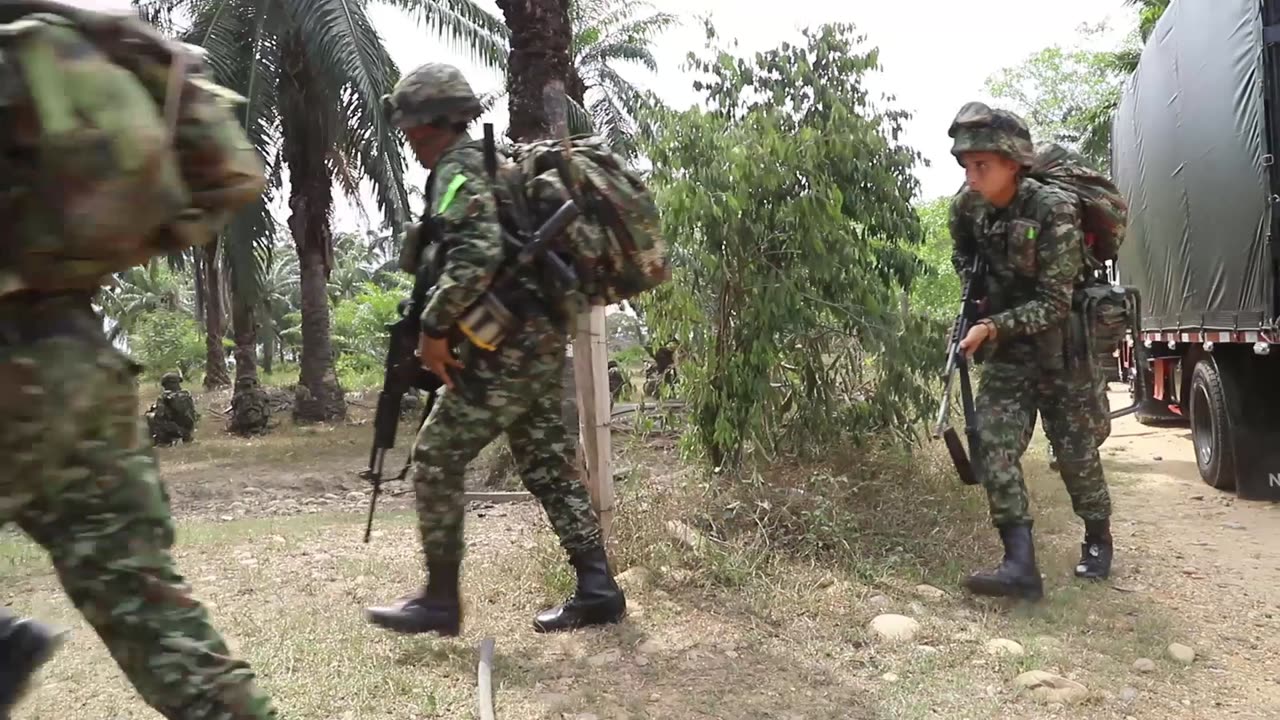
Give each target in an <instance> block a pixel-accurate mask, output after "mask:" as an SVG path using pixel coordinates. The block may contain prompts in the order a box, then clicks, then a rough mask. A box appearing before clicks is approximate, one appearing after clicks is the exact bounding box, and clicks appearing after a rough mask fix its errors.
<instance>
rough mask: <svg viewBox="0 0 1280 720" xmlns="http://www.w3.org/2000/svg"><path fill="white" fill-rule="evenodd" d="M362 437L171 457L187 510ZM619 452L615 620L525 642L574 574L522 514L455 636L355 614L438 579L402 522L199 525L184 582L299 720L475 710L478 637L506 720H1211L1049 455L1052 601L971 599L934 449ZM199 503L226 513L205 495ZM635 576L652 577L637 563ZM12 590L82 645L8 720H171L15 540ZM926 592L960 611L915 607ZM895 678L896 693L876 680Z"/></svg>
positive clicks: (319, 465)
mask: <svg viewBox="0 0 1280 720" xmlns="http://www.w3.org/2000/svg"><path fill="white" fill-rule="evenodd" d="M369 430H370V429H369V428H368V427H367V426H360V425H353V426H340V427H337V428H334V429H332V430H320V429H310V430H306V429H290V430H289V431H287V432H278V433H276V434H273V435H271V436H268V437H266V438H263V439H260V440H253V441H245V440H240V439H235V438H229V437H214V436H205V437H204V438H203V439H202V440H201V441H200V442H198V443H197V444H196V445H193V446H191V447H188V448H181V449H177V450H175V451H171V452H168V453H167V454H166V455H164V456H163V460H162V462H163V463H164V467H165V470H166V477H167V478H168V477H177V478H178V481H177V484H178V486H179V487H181V488H185V492H187V493H188V497H189V496H190V493H191V492H192V490H191V488H192V487H193V486H196V485H199V484H201V483H203V484H206V485H211V486H217V485H224V484H230V485H231V486H233V487H242V486H243V485H245V484H246V483H249V482H255V483H260V484H261V486H262V487H263V488H265V489H268V490H274V489H278V488H279V487H281V483H284V484H285V485H284V487H285V488H286V489H289V490H290V491H291V492H297V493H307V492H316V491H317V488H315V487H311V486H304V487H297V488H293V487H292V486H290V485H288V483H290V482H293V480H290V478H294V479H296V478H297V477H299V476H300V475H306V474H307V473H312V474H314V476H315V477H317V478H321V479H323V478H333V477H336V476H337V475H338V469H337V468H334V467H327V469H326V466H331V465H335V464H340V463H348V464H350V463H351V461H352V460H353V459H356V462H355V464H356V465H357V466H358V465H359V464H362V460H363V458H362V457H361V456H362V453H364V452H367V450H365V449H364V442H367V438H368V435H369ZM403 432H404V431H403V430H402V437H403V436H404V435H403ZM615 437H616V438H617V440H616V446H617V449H618V455H619V459H618V461H617V465H618V466H619V468H620V469H621V470H622V471H623V472H622V473H621V478H620V480H619V485H618V493H619V503H618V512H617V537H616V541H617V542H616V547H615V552H614V558H615V563H616V565H617V569H618V570H619V571H620V572H621V573H623V575H622V576H623V577H624V579H625V582H626V584H627V587H628V599H629V603H630V607H631V615H630V617H629V619H628V620H627V621H626V622H624V623H623V624H621V625H619V626H616V627H612V628H608V629H598V630H591V631H587V632H582V633H576V634H572V635H566V636H557V637H545V636H540V635H537V634H535V633H533V632H532V630H531V629H530V627H529V623H530V619H531V616H532V614H533V613H535V612H536V611H537V610H539V609H540V608H542V607H545V606H546V605H548V604H551V603H553V602H557V601H559V600H560V599H561V598H562V597H563V596H564V595H565V594H567V593H568V592H569V590H570V589H571V584H572V583H571V576H570V574H569V572H568V569H567V567H566V566H565V563H564V561H563V556H562V553H561V552H560V551H559V549H558V548H557V547H556V544H555V542H554V538H553V537H552V536H551V534H550V532H549V531H548V530H547V528H546V523H545V520H544V519H543V518H542V516H541V512H540V510H539V509H538V508H537V507H536V506H535V505H533V504H529V503H522V504H515V505H507V506H501V507H498V508H489V509H485V510H478V511H473V512H472V513H471V514H469V516H468V525H467V532H468V543H469V544H468V553H469V554H468V558H467V563H466V566H465V573H464V575H465V578H464V583H465V592H466V601H467V613H468V614H467V622H466V628H465V636H464V637H463V638H460V639H457V640H441V639H436V638H406V637H400V636H394V635H389V634H387V633H384V632H381V631H378V630H377V629H375V628H372V627H370V626H368V625H366V624H365V623H364V621H363V618H362V617H361V608H362V607H364V606H366V605H369V604H373V603H377V602H382V601H386V600H390V599H392V598H395V597H397V596H399V595H401V594H403V593H405V592H407V591H410V590H412V589H413V588H414V587H415V586H417V585H418V584H419V583H420V582H421V581H422V569H421V561H420V558H419V550H418V542H417V536H416V531H415V529H414V527H413V521H412V518H411V516H410V515H409V514H408V513H406V512H403V511H400V512H391V511H388V512H385V513H383V514H381V515H380V516H379V518H378V525H377V528H378V534H377V536H376V537H375V539H374V542H373V544H371V545H369V546H365V545H362V544H361V543H360V535H361V530H362V528H361V523H362V522H363V516H362V515H360V514H358V513H356V512H354V511H352V512H346V513H335V512H325V511H322V512H319V513H317V514H311V515H301V516H292V517H266V518H254V517H246V518H241V519H236V520H234V521H230V522H215V521H210V520H207V519H202V518H192V519H189V520H185V521H183V522H182V523H181V532H180V538H179V543H180V545H179V548H178V559H179V562H180V567H181V569H182V570H183V571H184V572H185V573H186V575H187V576H188V578H189V579H190V580H191V581H192V582H193V584H194V586H195V589H196V592H197V595H198V596H199V597H201V598H202V599H205V600H207V601H209V602H210V605H211V607H212V608H213V613H214V618H215V622H216V624H217V625H218V627H219V628H221V629H223V631H224V632H226V633H227V635H228V637H229V639H230V641H231V642H232V644H233V646H234V647H235V648H236V649H237V651H238V652H239V653H241V654H242V655H244V656H245V657H246V658H247V659H249V660H250V662H251V663H252V664H253V666H254V667H255V669H256V670H257V671H258V672H259V674H260V676H261V682H262V684H263V686H264V687H265V688H267V689H268V690H269V691H270V692H271V694H272V695H273V696H274V697H275V699H276V701H277V704H278V705H279V707H280V709H281V710H282V713H283V716H284V717H288V718H291V719H292V720H362V719H364V718H369V719H373V718H398V719H416V718H467V717H475V710H474V706H475V703H474V692H475V689H474V687H475V663H476V659H477V651H476V648H477V646H478V644H479V641H480V639H481V638H482V637H485V636H492V637H495V638H497V662H496V667H495V683H496V685H497V695H498V709H499V716H500V717H502V718H504V719H526V718H527V719H533V718H555V719H557V720H558V719H559V718H562V717H569V718H573V717H576V716H577V714H579V713H593V714H595V715H596V716H597V717H599V718H601V719H602V720H607V719H612V718H626V719H628V720H632V719H640V718H645V719H648V718H653V719H655V720H656V719H657V718H663V719H667V718H673V719H675V720H694V719H698V720H701V719H703V718H724V719H726V720H728V719H733V720H753V719H755V718H759V719H761V720H764V719H766V718H767V719H769V720H776V719H787V718H792V719H795V718H808V719H811V720H812V719H817V718H832V719H834V718H894V719H899V718H901V719H905V720H909V719H911V718H926V717H946V718H987V717H999V718H1003V717H1010V718H1014V717H1016V718H1025V717H1037V718H1039V717H1090V718H1117V719H1119V718H1123V717H1126V716H1128V715H1133V716H1135V717H1137V716H1142V717H1153V718H1155V717H1159V718H1183V717H1198V716H1197V715H1190V714H1188V710H1187V708H1186V707H1184V706H1183V705H1182V704H1181V703H1180V702H1179V701H1178V698H1179V697H1180V695H1179V693H1178V692H1176V690H1177V688H1178V686H1179V685H1182V684H1184V683H1187V682H1189V679H1190V677H1191V676H1194V675H1195V674H1196V673H1197V672H1198V670H1197V669H1195V668H1193V669H1190V670H1181V669H1174V668H1173V667H1171V666H1170V665H1169V664H1168V663H1167V661H1165V660H1162V659H1161V654H1160V648H1162V647H1163V645H1164V644H1165V643H1167V642H1168V641H1169V640H1171V639H1175V638H1173V637H1172V633H1173V630H1172V629H1171V628H1172V625H1171V621H1170V615H1169V614H1168V612H1167V609H1166V608H1164V607H1162V606H1158V605H1153V604H1150V603H1146V604H1144V603H1143V602H1142V601H1141V600H1140V599H1139V598H1138V597H1137V596H1134V595H1129V594H1126V593H1120V592H1116V591H1115V590H1113V589H1110V588H1109V587H1108V586H1106V585H1092V586H1086V585H1080V584H1078V583H1076V582H1075V581H1074V580H1073V579H1071V578H1070V571H1071V566H1072V565H1073V564H1074V561H1075V557H1076V552H1077V546H1076V543H1077V542H1078V537H1077V534H1076V533H1077V529H1076V525H1075V522H1074V521H1073V519H1072V517H1071V515H1070V513H1069V509H1067V507H1066V503H1065V493H1064V491H1063V490H1062V487H1061V482H1060V481H1059V480H1057V478H1056V477H1050V476H1049V473H1048V472H1047V469H1046V468H1045V466H1044V462H1043V458H1042V457H1037V458H1035V459H1033V460H1031V461H1030V462H1029V463H1028V466H1029V468H1030V469H1031V474H1032V488H1033V493H1034V506H1035V511H1036V513H1037V530H1038V536H1039V538H1040V554H1041V557H1042V559H1043V563H1044V568H1043V570H1044V572H1045V573H1046V576H1047V584H1048V589H1049V596H1048V598H1047V600H1046V602H1045V603H1043V604H1041V605H1040V606H1038V607H1034V608H1029V607H1024V606H1017V605H1007V604H1004V603H1000V602H994V601H976V600H973V599H970V598H967V597H965V596H964V595H963V593H962V592H961V591H960V590H959V589H958V586H957V582H958V580H959V578H960V576H961V575H962V574H963V573H965V572H968V571H969V570H972V569H974V568H975V567H978V566H985V565H988V564H990V563H991V562H992V561H994V560H995V559H996V558H997V554H998V544H997V541H996V538H995V536H994V533H993V531H992V530H991V528H990V527H989V525H988V523H987V521H986V516H985V507H984V503H983V499H982V494H981V491H980V490H977V489H973V488H965V487H963V486H960V485H959V483H958V482H956V481H955V480H954V478H953V476H952V474H951V471H950V468H949V467H948V466H947V465H946V464H945V463H946V461H945V458H944V457H943V456H942V454H941V453H939V452H937V451H935V450H934V449H930V450H927V451H923V452H921V453H918V454H916V455H915V456H913V457H907V456H903V455H900V454H897V453H895V452H893V451H890V450H887V449H879V450H864V451H861V452H859V453H857V454H846V455H844V456H841V457H837V458H835V459H833V461H832V462H831V463H829V465H828V466H827V467H822V468H800V467H776V468H773V469H772V470H771V471H770V472H769V473H768V474H767V475H765V476H763V477H761V478H760V481H759V482H756V483H746V484H743V485H739V486H736V487H730V486H729V484H728V483H727V481H725V480H724V479H720V478H715V479H710V480H708V479H706V478H703V477H701V476H700V475H699V474H698V473H696V472H694V471H693V470H691V469H689V468H687V467H686V466H684V465H683V464H682V463H680V462H679V461H678V460H677V459H676V457H675V455H674V453H673V452H672V450H671V445H672V441H671V438H670V437H669V436H662V435H648V436H646V435H638V436H635V437H628V436H626V435H623V434H621V433H619V434H618V435H616V436H615ZM307 468H313V470H308V469H307ZM222 473H225V474H227V475H228V476H229V477H226V478H223V476H222V475H221V474H222ZM220 478H222V479H220ZM246 478H249V479H246ZM841 478H844V479H841ZM323 482H331V480H324V481H323ZM332 482H336V481H332ZM322 485H323V483H322ZM208 502H209V503H211V504H215V505H216V503H217V502H219V500H218V496H217V493H216V492H215V491H214V490H212V489H211V490H210V491H209V499H208ZM760 503H764V504H765V505H761V504H760ZM766 506H767V507H766ZM672 520H682V521H684V522H686V523H688V524H689V525H691V526H696V527H698V528H700V529H702V530H703V531H704V532H705V533H706V536H707V537H708V538H709V539H708V541H707V542H706V543H705V545H704V546H702V547H701V548H700V549H693V548H690V547H688V546H686V545H685V544H684V543H682V542H681V541H679V540H677V539H675V538H674V537H673V536H672V535H671V533H670V532H669V531H668V530H667V524H668V523H669V522H670V521H672ZM637 567H644V568H647V569H648V570H650V571H651V576H652V577H651V579H649V580H643V579H638V576H637V574H636V573H626V572H625V571H627V570H629V569H632V568H637ZM0 576H3V578H4V579H3V582H0V586H2V587H4V588H6V590H7V592H6V593H5V595H6V602H7V603H8V604H10V605H11V606H13V607H14V608H15V609H16V610H18V611H21V612H25V613H31V614H34V615H36V616H38V617H41V618H44V619H47V620H51V621H53V622H57V623H62V624H66V625H69V626H71V627H73V628H74V629H75V630H76V632H75V635H74V636H73V638H72V640H71V641H70V643H69V644H68V646H67V647H66V648H65V649H64V651H63V652H62V653H61V654H60V655H59V656H58V657H57V659H56V660H55V662H54V663H52V664H51V665H50V666H49V668H48V669H47V671H46V672H45V673H44V679H43V683H42V684H41V685H40V686H39V687H38V688H37V690H36V691H35V692H34V693H33V695H32V696H31V697H30V698H29V702H28V703H27V704H25V705H24V706H23V708H22V710H21V711H20V712H19V713H18V714H17V715H16V717H17V718H25V719H28V720H31V719H35V718H42V719H43V718H48V719H50V720H55V719H56V720H102V719H103V718H112V719H113V720H114V719H116V718H119V719H122V720H123V719H129V718H139V719H140V718H152V717H155V715H154V714H153V713H151V712H150V711H149V710H147V709H145V708H144V706H143V705H142V704H141V702H140V701H139V700H138V699H137V698H136V696H135V695H134V693H133V691H132V689H131V688H130V687H129V686H128V685H127V683H126V682H125V681H124V679H123V678H122V677H121V676H120V674H119V672H118V671H117V670H116V669H115V666H114V665H113V664H112V663H111V661H110V659H109V658H108V656H107V654H106V652H105V651H104V650H103V648H102V647H101V644H100V643H99V642H98V641H97V639H96V637H95V636H93V634H92V632H91V631H90V630H89V629H88V628H87V626H85V625H84V623H83V621H82V620H81V619H80V618H79V616H78V615H77V614H76V613H75V612H74V610H73V609H72V608H71V607H70V605H69V604H68V603H67V602H66V600H65V599H64V598H63V596H62V595H61V592H60V590H59V589H58V587H57V584H56V580H55V579H54V578H53V577H52V576H51V574H50V572H49V570H48V567H47V565H46V561H45V559H44V556H43V553H42V552H41V551H39V549H38V548H35V547H33V546H32V545H30V544H29V543H28V542H26V541H25V540H24V539H21V538H18V537H16V536H4V537H3V538H0ZM922 582H926V583H929V584H931V585H934V586H936V587H938V588H941V589H943V590H944V591H945V592H946V593H947V595H946V596H945V597H942V598H935V599H927V598H923V597H919V596H917V594H916V593H915V590H914V587H915V586H916V585H917V584H918V583H922ZM884 612H899V613H903V614H907V615H910V616H912V617H915V618H916V619H917V620H919V621H920V623H921V625H922V629H921V632H920V634H919V636H918V637H917V638H916V639H915V640H914V641H913V642H911V643H907V644H905V645H887V644H884V643H882V642H880V641H878V640H876V639H875V638H873V637H872V636H871V635H870V633H869V632H868V630H867V625H868V622H869V621H870V620H871V618H873V617H874V616H875V615H877V614H879V613H884ZM994 637H1006V638H1010V639H1013V640H1017V641H1018V642H1021V643H1022V644H1023V645H1024V646H1025V648H1026V650H1027V654H1026V655H1025V656H1024V657H1022V658H1016V659H1012V658H1010V659H1002V658H994V657H991V656H989V655H987V653H986V652H985V650H984V643H985V641H986V640H988V639H990V638H994ZM920 646H925V647H927V648H931V649H920ZM1139 656H1148V657H1152V658H1154V659H1156V660H1157V663H1158V665H1159V668H1158V670H1157V672H1156V673H1152V674H1150V675H1144V676H1135V675H1134V674H1133V673H1132V672H1130V671H1129V670H1128V668H1129V666H1130V664H1131V663H1132V661H1133V659H1134V658H1136V657H1139ZM1025 669H1045V670H1050V671H1053V672H1059V673H1061V674H1064V675H1067V676H1069V677H1074V678H1075V679H1077V680H1079V681H1080V682H1082V683H1084V684H1085V685H1086V686H1088V687H1089V689H1090V690H1091V691H1092V695H1091V697H1090V699H1089V700H1088V701H1086V704H1085V705H1084V706H1083V707H1075V708H1066V709H1053V708H1047V707H1044V706H1040V705H1037V704H1036V703H1034V701H1032V700H1030V699H1026V698H1019V697H1017V696H1016V695H1015V693H1014V692H1013V690H1012V688H1011V685H1010V681H1011V679H1012V678H1013V677H1014V676H1015V675H1016V674H1017V673H1018V672H1020V671H1022V670H1025ZM890 672H891V673H894V674H895V675H896V676H897V679H896V680H894V681H889V680H885V679H882V676H883V675H884V674H885V673H890ZM1126 685H1133V686H1135V687H1137V688H1139V689H1140V690H1141V691H1142V692H1143V698H1144V699H1143V701H1142V706H1141V708H1139V709H1136V708H1134V707H1132V706H1130V705H1128V704H1126V703H1124V702H1121V701H1120V700H1118V699H1116V697H1115V696H1116V695H1118V693H1119V691H1120V689H1121V688H1123V687H1124V686H1126ZM1139 710H1141V712H1139Z"/></svg>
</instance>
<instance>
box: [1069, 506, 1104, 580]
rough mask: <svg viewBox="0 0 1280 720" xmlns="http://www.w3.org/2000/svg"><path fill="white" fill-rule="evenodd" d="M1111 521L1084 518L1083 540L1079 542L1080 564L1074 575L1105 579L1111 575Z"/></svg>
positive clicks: (1091, 578)
mask: <svg viewBox="0 0 1280 720" xmlns="http://www.w3.org/2000/svg"><path fill="white" fill-rule="evenodd" d="M1111 552H1112V544H1111V521H1110V520H1085V521H1084V542H1083V543H1081V544H1080V564H1079V565H1076V577H1078V578H1086V579H1088V580H1105V579H1106V578H1107V577H1108V576H1110V575H1111Z"/></svg>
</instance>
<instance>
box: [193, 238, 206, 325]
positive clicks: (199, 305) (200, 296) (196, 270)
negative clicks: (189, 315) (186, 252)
mask: <svg viewBox="0 0 1280 720" xmlns="http://www.w3.org/2000/svg"><path fill="white" fill-rule="evenodd" d="M202 257H203V254H202V253H201V252H200V251H199V250H198V249H197V250H196V251H194V252H193V253H191V274H192V275H193V276H194V277H195V285H196V322H197V323H199V324H200V327H204V295H205V290H204V286H205V278H204V262H202Z"/></svg>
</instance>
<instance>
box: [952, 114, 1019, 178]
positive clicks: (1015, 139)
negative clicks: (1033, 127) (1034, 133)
mask: <svg viewBox="0 0 1280 720" xmlns="http://www.w3.org/2000/svg"><path fill="white" fill-rule="evenodd" d="M947 135H949V136H950V137H951V138H952V140H953V142H952V144H951V154H952V155H954V156H955V158H956V162H960V156H961V154H963V153H967V152H993V153H999V154H1001V155H1004V156H1005V157H1007V158H1009V159H1011V160H1014V161H1016V162H1017V163H1018V164H1020V165H1022V166H1023V167H1024V168H1029V167H1031V165H1032V164H1033V162H1034V161H1035V149H1034V148H1033V147H1032V144H1031V131H1030V130H1028V129H1027V124H1026V123H1025V122H1023V120H1022V118H1020V117H1018V116H1017V115H1015V114H1014V113H1011V112H1009V111H1008V110H993V109H991V108H989V107H987V106H986V104H984V103H980V102H970V103H965V105H964V107H962V108H960V112H958V113H956V117H955V119H954V120H952V121H951V128H950V129H949V130H948V131H947ZM961 164H963V163H961Z"/></svg>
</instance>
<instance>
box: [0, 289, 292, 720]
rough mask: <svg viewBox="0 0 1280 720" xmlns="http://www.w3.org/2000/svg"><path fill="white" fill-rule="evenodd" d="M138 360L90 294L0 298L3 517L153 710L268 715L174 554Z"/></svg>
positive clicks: (257, 719) (259, 718) (237, 718)
mask: <svg viewBox="0 0 1280 720" xmlns="http://www.w3.org/2000/svg"><path fill="white" fill-rule="evenodd" d="M51 328H57V330H56V331H51V330H50V329H51ZM136 372H137V367H136V365H134V364H133V363H132V362H131V361H130V360H129V359H128V358H126V357H125V356H124V355H122V354H121V353H120V352H118V351H117V350H115V349H114V348H112V347H111V346H110V345H109V344H108V343H107V341H106V339H105V338H104V337H103V336H102V329H101V324H100V321H98V319H97V318H96V317H94V316H93V314H92V311H91V309H90V307H89V304H88V300H87V298H85V299H83V300H81V301H79V302H75V301H70V300H67V299H55V300H44V301H40V302H35V301H31V302H26V303H23V304H22V306H21V307H18V306H16V303H13V302H9V303H3V302H0V454H3V457H4V458H5V463H4V467H5V468H6V469H4V470H0V523H7V522H15V523H17V524H18V526H19V527H21V528H22V529H23V530H24V531H25V532H26V533H27V534H28V535H29V536H30V537H31V538H32V539H33V540H35V541H36V542H37V543H39V544H40V545H42V546H43V547H44V548H45V550H47V551H48V553H49V557H50V559H51V560H52V562H53V565H54V568H55V569H56V570H57V573H58V578H59V580H60V581H61V583H62V587H63V589H64V590H65V591H66V593H67V595H68V596H69V597H70V598H71V601H72V602H73V603H74V604H75V606H76V608H77V609H78V610H79V611H80V612H81V613H82V614H83V615H84V618H85V619H86V620H87V621H88V622H89V624H90V625H92V626H93V628H94V630H96V631H97V633H98V636H99V637H100V638H101V639H102V641H103V642H104V643H105V644H106V646H107V649H108V650H110V651H111V655H112V657H113V658H115V661H116V663H117V664H118V665H119V666H120V669H121V670H122V671H124V674H125V675H126V676H127V677H128V678H129V680H130V682H132V683H133V686H134V687H135V688H137V690H138V692H139V693H140V694H141V695H142V697H143V699H145V700H146V701H147V703H148V704H149V705H151V707H153V708H155V709H156V710H157V711H158V712H159V713H160V714H161V715H163V716H164V717H166V718H170V719H171V720H267V719H268V718H275V717H276V714H275V711H274V710H273V709H272V707H271V703H270V700H269V699H268V698H267V696H266V695H265V694H264V693H262V692H261V691H260V690H258V689H257V687H256V686H255V683H254V676H253V673H252V671H251V670H250V669H249V666H248V665H247V664H246V663H244V662H243V661H240V660H236V659H234V658H233V657H232V656H231V653H230V651H229V650H228V648H227V645H226V643H225V642H224V641H223V639H222V637H221V636H220V635H219V634H218V632H217V630H215V629H214V628H213V626H212V625H211V624H210V621H209V615H208V613H207V612H206V610H205V608H204V606H203V605H201V604H200V602H199V601H197V600H196V599H195V598H194V597H192V595H191V589H190V587H188V586H187V584H186V583H185V581H184V580H183V578H182V576H181V575H179V574H178V571H177V569H176V568H175V566H174V559H173V555H172V552H171V549H172V547H173V543H174V523H173V519H172V517H171V515H170V512H169V499H168V496H167V494H166V492H165V489H164V485H163V483H162V482H161V480H160V475H159V471H158V468H157V466H156V461H155V457H154V455H153V452H152V449H151V443H150V442H149V439H148V438H147V436H146V434H145V430H144V424H143V422H142V419H141V418H140V417H139V415H138V396H137V383H136V379H135V375H136Z"/></svg>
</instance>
